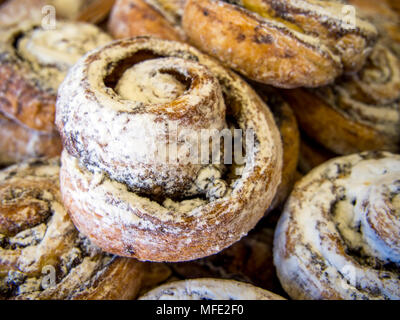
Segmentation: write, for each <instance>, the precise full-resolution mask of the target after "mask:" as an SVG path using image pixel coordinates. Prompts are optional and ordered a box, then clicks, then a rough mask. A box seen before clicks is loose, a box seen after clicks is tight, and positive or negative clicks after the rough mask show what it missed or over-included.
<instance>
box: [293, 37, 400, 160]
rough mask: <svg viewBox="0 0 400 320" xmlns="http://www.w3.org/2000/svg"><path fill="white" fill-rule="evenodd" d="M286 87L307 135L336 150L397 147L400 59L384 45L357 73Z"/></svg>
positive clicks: (387, 149)
mask: <svg viewBox="0 0 400 320" xmlns="http://www.w3.org/2000/svg"><path fill="white" fill-rule="evenodd" d="M286 93H287V97H288V98H289V100H290V102H291V106H292V108H293V110H294V112H295V113H296V116H297V119H298V121H299V125H300V127H301V128H302V129H303V131H304V132H305V133H306V134H307V136H309V137H311V138H312V139H314V140H315V141H317V142H318V143H320V144H321V145H322V146H324V147H325V148H327V149H329V150H331V151H332V152H334V153H336V154H351V153H356V152H361V151H367V150H386V151H391V152H398V151H399V150H400V148H399V147H400V108H399V102H400V68H399V59H398V58H397V57H396V56H395V55H394V54H393V53H392V52H391V50H389V49H388V48H387V47H385V46H384V45H382V44H378V45H377V46H376V47H375V48H374V51H373V53H372V54H371V56H370V58H369V59H368V63H367V65H366V67H365V68H364V69H363V70H362V71H361V72H360V73H358V74H356V75H353V76H350V77H345V78H342V79H340V80H338V81H337V82H336V83H335V84H334V85H332V86H327V87H323V88H319V89H316V90H305V89H304V90H303V89H297V90H293V91H287V92H286Z"/></svg>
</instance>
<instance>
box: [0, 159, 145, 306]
mask: <svg viewBox="0 0 400 320" xmlns="http://www.w3.org/2000/svg"><path fill="white" fill-rule="evenodd" d="M59 169H60V164H59V160H58V159H51V160H40V159H34V160H30V161H28V162H25V163H21V164H19V165H16V166H12V167H9V168H7V169H6V170H3V171H0V200H1V201H0V299H35V300H36V299H40V300H42V299H132V298H134V297H135V296H136V294H137V293H138V290H139V289H140V284H141V278H142V274H143V270H142V268H143V264H142V263H140V262H138V261H136V260H133V259H126V258H120V257H116V256H112V255H109V254H105V253H103V252H102V251H101V250H100V249H99V248H98V247H96V246H95V245H93V244H92V243H91V242H90V241H89V240H88V239H87V238H85V237H84V236H83V235H82V234H79V233H78V231H77V230H76V229H75V227H74V225H73V223H72V221H71V220H70V219H69V217H68V214H67V212H66V210H65V209H64V207H63V205H62V202H61V195H60V191H59Z"/></svg>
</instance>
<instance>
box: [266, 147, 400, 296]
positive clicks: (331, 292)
mask: <svg viewBox="0 0 400 320" xmlns="http://www.w3.org/2000/svg"><path fill="white" fill-rule="evenodd" d="M399 176H400V156H399V155H393V154H390V153H384V152H365V153H361V154H355V155H351V156H346V157H342V158H336V159H333V160H331V161H329V162H327V163H325V164H323V165H321V166H319V167H318V168H316V169H314V170H313V171H312V172H311V173H309V174H308V175H307V176H306V177H305V178H304V179H303V180H301V182H300V183H298V184H297V185H296V187H295V190H294V192H293V193H292V195H291V196H290V198H289V201H288V203H287V205H286V208H285V210H284V212H283V215H282V216H281V219H280V221H279V224H278V227H277V229H276V232H275V239H274V262H275V265H276V267H277V272H278V276H279V278H280V281H281V283H282V286H283V288H284V289H285V291H286V292H287V293H288V294H289V295H290V296H291V297H292V298H294V299H400V291H399V288H400V280H399V279H400V277H399V263H400V236H399V235H400V224H399V219H398V213H399V207H400V206H399V205H400V183H399V182H400V180H399Z"/></svg>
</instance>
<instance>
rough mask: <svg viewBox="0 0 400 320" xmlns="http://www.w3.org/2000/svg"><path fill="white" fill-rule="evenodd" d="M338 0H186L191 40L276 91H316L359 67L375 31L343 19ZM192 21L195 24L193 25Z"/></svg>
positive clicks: (185, 19)
mask: <svg viewBox="0 0 400 320" xmlns="http://www.w3.org/2000/svg"><path fill="white" fill-rule="evenodd" d="M345 12H346V7H344V5H343V3H342V2H341V1H322V0H319V1H318V0H317V1H314V0H300V1H289V0H284V1H274V0H263V1H261V0H238V1H222V0H188V1H187V2H186V6H185V11H184V14H183V20H182V25H183V28H184V30H185V32H186V34H187V36H188V37H189V39H190V41H191V42H192V43H193V44H194V45H195V46H197V47H198V48H200V49H201V50H203V51H205V52H207V53H209V54H211V55H213V56H214V57H216V58H218V59H219V60H221V61H222V62H224V63H225V64H227V65H229V66H230V67H231V68H233V69H235V70H237V71H239V72H241V73H242V74H244V75H245V76H246V77H248V78H250V79H252V80H256V81H259V82H262V83H265V84H270V85H273V86H276V87H283V88H295V87H303V86H305V87H318V86H322V85H327V84H329V83H332V82H333V80H334V79H335V78H336V77H338V76H340V75H341V74H342V73H343V72H356V71H358V70H360V69H361V68H362V66H363V65H364V63H365V61H366V59H367V57H368V55H369V53H370V52H371V49H372V47H373V45H374V44H375V41H376V38H377V30H376V28H375V27H374V26H373V25H372V24H370V23H369V22H367V21H366V20H363V19H361V18H359V17H358V16H357V15H355V17H354V23H355V26H353V25H351V24H349V22H348V21H347V20H348V19H346V15H345ZM194 21H196V23H193V22H194Z"/></svg>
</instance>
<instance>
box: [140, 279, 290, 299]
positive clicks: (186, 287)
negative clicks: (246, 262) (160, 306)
mask: <svg viewBox="0 0 400 320" xmlns="http://www.w3.org/2000/svg"><path fill="white" fill-rule="evenodd" d="M140 300H285V299H284V298H282V297H280V296H278V295H276V294H274V293H272V292H269V291H267V290H263V289H260V288H257V287H254V286H252V285H250V284H247V283H243V282H238V281H232V280H219V279H198V280H186V281H177V282H173V283H168V284H165V285H162V286H160V287H158V288H156V289H154V290H152V291H150V292H148V293H147V294H145V295H144V296H142V297H141V298H140Z"/></svg>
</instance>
